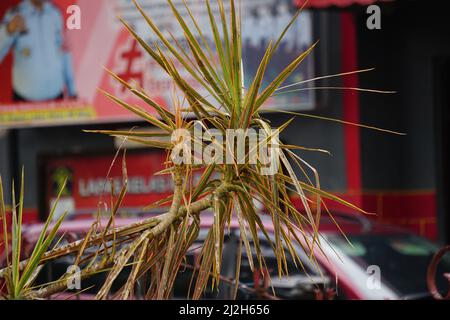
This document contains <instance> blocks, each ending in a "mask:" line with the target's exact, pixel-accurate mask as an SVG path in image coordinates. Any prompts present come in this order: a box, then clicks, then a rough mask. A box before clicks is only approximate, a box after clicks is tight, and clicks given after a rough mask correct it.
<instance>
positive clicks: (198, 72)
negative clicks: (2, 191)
mask: <svg viewBox="0 0 450 320" xmlns="http://www.w3.org/2000/svg"><path fill="white" fill-rule="evenodd" d="M215 2H216V3H214V4H212V3H210V1H209V0H205V6H206V8H207V12H208V14H209V20H210V28H211V31H212V34H213V36H214V37H213V38H214V41H213V43H208V42H207V41H206V38H205V35H204V34H203V30H202V29H201V28H200V27H199V25H198V24H197V22H196V19H195V17H194V15H193V14H192V12H191V10H190V9H189V6H188V4H187V3H186V1H184V5H183V8H179V7H177V6H175V5H174V4H173V2H172V1H171V0H167V5H168V6H169V7H170V9H171V10H172V13H173V18H174V19H175V20H176V21H177V22H178V23H179V26H180V28H182V30H183V32H184V36H185V43H186V44H187V46H182V45H181V44H180V42H179V41H177V39H175V38H174V37H173V36H172V35H171V34H170V35H169V36H168V37H166V35H165V32H164V31H163V30H161V29H159V28H158V26H157V25H156V24H155V23H154V21H153V20H152V18H151V17H149V16H148V15H146V13H145V12H144V11H143V9H142V8H141V7H140V6H139V4H138V3H136V2H135V5H136V8H137V10H138V11H139V12H140V14H141V15H142V16H143V17H144V19H145V20H146V22H147V23H148V26H149V28H150V29H151V31H153V32H154V34H155V35H156V36H157V37H158V42H157V43H147V42H146V41H145V40H144V39H143V38H141V37H140V36H139V35H138V34H137V33H136V31H135V30H134V29H133V28H132V27H131V26H130V25H129V24H128V23H127V22H126V21H123V20H122V23H123V24H124V26H125V27H126V28H127V29H128V30H129V32H130V33H131V34H132V36H133V37H134V38H135V39H136V40H137V41H138V42H139V44H140V45H141V46H142V48H143V49H144V50H145V51H146V52H147V53H148V55H149V57H150V58H151V59H153V60H154V61H155V62H156V63H157V64H158V65H159V66H160V67H161V68H162V70H164V71H165V72H166V73H167V75H168V76H169V77H170V78H171V79H172V80H173V83H174V87H175V88H176V89H175V90H174V92H175V94H174V99H173V101H174V102H173V103H174V106H173V107H172V108H170V109H169V108H167V107H165V106H163V105H161V104H159V103H158V102H156V101H155V100H154V99H152V97H151V93H146V92H145V91H144V90H143V89H142V88H140V87H137V86H135V85H134V84H132V83H127V82H125V81H123V80H122V79H121V78H120V77H118V76H117V75H116V74H114V73H112V72H110V74H111V75H112V77H114V78H115V79H116V80H117V81H119V82H120V84H121V85H123V86H125V87H126V88H128V90H129V91H130V92H131V93H132V94H134V95H135V96H137V97H138V98H140V99H141V100H142V101H143V102H145V104H146V105H147V106H148V108H150V109H153V111H154V112H152V113H150V112H148V111H147V110H145V109H143V108H140V107H137V106H134V105H129V104H127V103H126V102H125V101H122V100H121V99H119V98H117V97H114V96H113V95H111V94H109V93H107V92H105V94H106V95H107V96H108V97H109V98H110V99H112V100H113V101H115V102H116V103H118V104H119V105H120V106H122V107H123V108H125V109H128V110H129V111H130V112H132V113H134V114H136V115H137V116H139V117H140V118H141V119H142V120H143V121H146V122H148V123H150V124H151V125H152V126H154V127H156V128H157V130H158V131H156V132H155V131H152V132H148V131H139V129H135V130H131V131H95V133H102V134H107V135H111V136H114V137H122V138H123V139H127V140H129V141H133V142H135V143H141V144H143V145H145V146H148V147H151V148H161V149H164V150H166V151H167V154H168V157H167V161H166V163H165V169H164V170H163V171H161V172H159V173H158V174H164V175H171V177H172V178H173V182H174V183H173V184H174V192H173V195H172V196H170V197H169V198H167V199H164V200H161V201H158V202H157V203H155V204H153V205H152V206H163V205H168V204H169V205H170V208H169V209H168V212H167V213H165V214H162V215H159V216H155V217H151V218H148V219H146V220H143V221H142V222H139V223H136V224H133V225H130V226H126V227H121V228H114V227H113V226H114V215H115V214H116V212H117V210H118V209H119V208H120V205H121V202H122V200H123V197H124V196H125V194H126V188H127V178H126V164H125V159H124V165H123V167H124V183H123V186H122V189H121V190H120V192H119V196H118V197H116V201H115V202H114V203H113V205H112V209H111V215H110V219H109V222H108V224H107V226H106V228H103V229H101V230H100V229H99V228H98V224H94V225H93V226H92V228H91V230H90V231H89V233H88V234H87V236H86V237H85V238H84V239H82V240H79V241H76V242H73V243H70V244H67V245H63V246H57V247H55V248H53V249H51V250H47V249H49V242H51V241H50V240H52V239H53V238H54V237H55V233H56V230H57V228H58V225H59V224H60V222H61V219H60V220H58V223H57V224H56V225H55V226H54V228H53V229H51V232H50V233H49V236H46V235H45V234H48V230H50V229H48V226H47V227H46V229H45V230H44V232H43V235H42V236H41V238H40V241H39V243H38V244H37V246H36V249H35V252H33V255H31V257H29V258H28V259H27V260H24V261H22V262H20V255H19V254H18V251H17V250H19V249H18V248H17V247H18V246H20V227H19V222H20V216H21V212H22V209H21V208H22V206H20V205H19V209H18V212H19V214H18V216H19V218H17V215H16V213H15V212H16V211H15V210H13V215H14V217H13V221H15V223H14V226H13V246H14V248H13V249H14V250H12V251H13V253H14V254H13V259H12V263H11V261H9V262H8V263H9V265H8V266H7V267H6V268H4V269H3V270H0V277H1V278H3V279H6V280H7V283H8V285H7V292H8V294H7V295H6V296H5V297H7V298H47V297H49V296H51V295H53V294H55V293H57V292H61V291H64V290H65V289H66V282H67V278H68V277H69V276H70V275H68V274H66V275H64V276H63V277H62V278H61V279H59V280H57V281H55V282H53V283H50V284H45V285H40V286H38V287H33V286H32V282H33V281H32V280H33V278H32V277H33V275H35V273H36V272H38V268H39V266H41V265H43V264H45V263H48V262H49V261H52V260H55V259H57V258H59V257H62V256H65V255H74V256H76V260H75V262H76V264H77V265H79V266H80V267H81V273H80V276H81V278H86V277H89V276H91V275H93V274H95V273H98V272H106V273H107V276H106V280H105V282H104V283H103V285H102V287H101V288H100V289H99V290H98V292H97V295H96V297H97V298H98V299H107V298H111V296H110V290H111V287H112V285H113V283H114V281H115V280H116V279H117V277H118V275H119V274H120V273H121V271H122V270H123V269H124V268H125V267H127V266H128V267H130V269H131V272H130V273H129V276H128V281H127V282H126V284H125V285H124V286H123V288H122V289H120V290H119V291H118V292H117V293H116V294H115V295H114V296H113V297H112V298H117V299H129V298H131V297H132V296H133V292H134V290H135V286H136V283H137V282H138V281H139V280H140V279H141V278H143V277H149V279H150V285H149V286H148V288H147V290H146V292H145V297H146V298H147V299H167V298H170V295H171V292H172V287H173V284H174V281H175V279H176V276H177V272H178V270H179V269H180V267H181V266H185V265H186V264H185V256H186V253H187V252H188V250H189V248H191V247H192V245H193V243H194V241H195V240H196V239H197V238H198V235H199V229H200V217H201V214H202V213H204V212H205V211H209V212H212V214H213V217H214V218H213V225H212V226H211V228H210V230H209V232H208V234H207V236H206V238H205V240H204V242H203V243H202V246H201V252H200V254H199V257H198V263H196V266H194V268H195V275H196V276H195V279H194V278H193V279H194V281H193V290H192V294H191V297H190V298H194V299H198V298H200V297H201V296H202V293H203V292H204V290H205V289H206V287H207V286H213V287H215V288H217V287H218V284H219V282H220V281H221V280H222V277H221V275H220V270H221V264H222V250H223V245H224V236H225V234H226V232H227V230H228V226H229V224H230V221H231V219H232V217H233V216H234V217H235V218H236V219H237V221H238V222H239V231H240V239H241V241H240V246H239V248H238V251H239V252H237V254H238V255H239V256H240V255H241V251H242V253H244V252H245V253H246V254H247V257H248V260H249V264H250V267H251V268H252V269H253V270H255V269H261V270H264V269H265V268H266V265H265V260H264V255H263V253H262V250H261V247H260V237H261V236H262V237H264V238H266V240H267V241H268V242H269V243H270V245H271V247H272V249H273V252H274V253H275V255H276V257H277V261H278V274H279V275H280V276H281V275H286V274H287V273H288V267H287V257H290V258H291V259H293V260H294V262H295V263H296V264H297V266H298V268H301V266H302V264H301V261H300V259H299V256H298V252H297V249H296V248H302V250H304V251H305V252H306V253H307V254H308V256H309V257H310V259H312V260H313V262H314V260H315V257H314V247H315V246H319V247H320V245H321V243H320V237H319V233H318V227H319V223H320V218H321V213H322V212H323V211H325V212H326V214H330V213H329V212H328V211H327V210H326V206H325V205H324V202H323V201H324V199H328V200H330V201H337V202H339V203H340V204H342V205H345V206H348V207H350V208H352V209H354V210H355V211H359V212H362V213H365V212H364V211H362V210H360V209H359V208H357V207H356V206H354V205H352V204H350V203H348V202H346V201H344V200H342V199H340V198H338V197H336V196H334V195H332V194H330V193H328V192H325V191H323V190H321V188H320V182H319V176H318V174H317V172H316V170H315V169H314V168H313V167H312V166H311V165H309V164H308V163H307V162H306V161H305V160H303V159H302V158H301V157H300V156H299V155H298V152H297V151H298V150H306V151H312V152H321V151H322V150H312V149H308V148H304V147H301V146H295V145H287V144H283V143H282V142H281V141H279V139H278V138H277V136H276V134H275V133H276V132H277V131H276V130H274V129H273V128H272V127H271V125H270V123H269V121H268V120H266V119H265V118H264V116H263V114H262V113H261V111H262V109H263V108H264V106H265V104H266V102H267V101H268V100H269V99H270V98H271V97H272V96H274V95H276V94H282V93H283V92H285V89H287V87H281V86H282V84H283V83H284V82H285V80H286V79H287V78H288V77H289V75H291V74H292V72H293V71H294V70H296V69H297V68H298V67H299V66H300V65H301V63H302V61H304V59H305V58H306V57H307V56H308V54H310V53H311V51H312V50H313V48H314V46H315V44H314V45H312V46H311V47H310V48H309V49H307V50H306V51H305V52H302V53H300V54H299V56H298V57H297V58H296V59H295V60H293V61H292V62H291V63H290V64H289V65H288V66H287V67H286V68H285V69H284V70H283V71H282V72H281V73H280V74H279V75H277V76H276V77H275V78H274V79H273V80H272V82H271V83H270V84H268V85H267V86H264V82H263V79H264V77H265V73H266V70H267V68H268V66H269V63H270V61H271V59H272V58H273V57H274V55H275V53H276V51H277V49H278V47H279V45H280V43H281V40H282V38H283V36H284V35H285V33H286V32H287V31H288V30H289V28H290V27H291V26H292V24H293V23H294V21H295V19H296V18H297V16H298V15H299V14H300V12H301V10H299V11H298V12H297V14H296V15H295V16H294V17H293V19H292V21H291V22H290V23H289V24H288V25H287V26H286V29H285V30H284V32H283V33H282V34H281V35H280V37H279V38H278V39H277V40H276V41H273V42H270V43H269V45H268V46H267V49H266V51H265V54H264V56H263V58H262V60H261V62H260V64H259V68H258V69H257V72H256V74H255V76H254V78H253V80H252V81H251V83H249V84H248V87H247V86H245V85H244V80H243V79H244V74H243V70H244V68H243V65H242V64H243V62H242V44H241V23H240V20H241V17H240V13H239V4H237V3H235V1H234V0H230V1H229V3H227V5H228V6H229V10H228V9H226V8H225V4H224V3H223V2H222V0H217V1H215ZM214 6H217V7H214ZM217 8H218V10H217V12H218V17H216V16H215V15H214V12H216V9H217ZM181 9H183V10H185V12H187V15H183V14H182V13H181V11H180V10H181ZM212 45H213V47H211V46H212ZM213 52H215V53H216V55H214V54H213ZM178 66H182V68H183V70H184V71H183V72H184V73H187V74H188V76H189V78H191V79H193V80H194V82H195V85H194V84H193V82H192V81H189V82H188V81H187V80H186V79H185V77H183V75H182V74H181V72H180V69H179V68H178ZM362 71H367V70H361V71H355V72H354V73H356V72H362ZM341 75H346V74H341ZM333 76H339V75H333ZM328 77H331V76H328ZM323 78H324V77H323ZM316 79H319V78H316ZM316 79H312V80H316ZM303 83H304V82H303ZM291 87H292V86H289V88H290V91H292V88H291ZM344 89H345V88H344ZM354 90H363V89H354ZM368 91H371V90H368ZM170 110H172V111H170ZM291 114H292V115H293V116H299V115H302V116H308V115H305V114H295V113H291ZM322 119H325V120H330V119H326V118H322ZM292 120H293V119H291V120H290V121H288V122H287V123H285V124H283V125H282V126H281V127H280V128H278V131H279V132H282V131H283V130H284V129H285V128H286V127H287V126H288V125H289V124H290V123H291V121H292ZM345 124H347V125H349V124H348V123H345ZM196 126H200V127H201V128H202V130H203V131H204V132H205V134H206V135H207V133H208V132H210V131H213V130H215V131H216V132H222V133H223V134H224V135H225V133H226V132H227V130H231V129H235V130H236V129H241V130H243V131H244V132H246V131H248V130H250V129H253V130H258V131H259V132H263V133H265V137H266V138H267V139H263V140H258V143H257V145H256V146H254V148H259V147H260V145H261V144H267V145H269V147H270V146H272V147H273V146H276V155H277V156H276V157H275V160H274V161H277V163H276V164H277V165H276V170H275V172H272V174H269V175H268V174H263V171H264V169H265V164H267V161H266V160H267V159H263V158H262V156H261V154H260V153H258V152H256V153H252V150H251V149H252V148H250V147H249V146H248V143H247V144H246V148H244V149H245V153H244V157H243V158H244V159H249V158H250V157H251V156H254V155H255V154H256V159H253V160H256V161H253V162H249V161H248V162H245V161H244V162H239V161H237V160H236V158H233V159H232V161H231V163H230V162H226V163H219V162H217V163H216V162H211V163H208V164H204V163H201V162H196V161H192V163H189V162H181V163H178V162H175V161H173V154H174V152H175V151H177V150H176V148H177V146H179V145H180V143H181V142H183V143H184V144H185V143H186V142H187V143H191V144H192V145H197V146H198V145H200V147H206V145H207V144H208V142H211V143H212V144H215V147H217V148H218V149H216V150H219V152H223V153H226V151H230V150H225V149H226V148H227V146H226V144H224V143H217V142H216V141H204V140H199V139H197V138H196V135H195V134H194V131H195V128H196ZM180 130H184V131H183V132H189V133H192V134H190V135H187V137H188V138H187V139H188V141H181V140H183V139H186V136H185V137H184V138H183V137H181V136H177V135H176V133H177V132H179V131H180ZM174 136H175V137H176V138H175V139H174ZM274 137H275V138H274ZM206 140H207V139H206ZM233 148H234V147H233ZM187 150H188V151H186V149H184V150H183V152H184V153H185V154H184V156H186V152H190V150H189V149H187ZM231 151H233V150H231ZM260 157H261V158H260ZM193 158H195V155H193ZM295 167H297V168H295ZM296 172H301V173H302V174H301V176H300V175H297V174H296ZM194 173H199V174H200V175H201V178H200V179H193V175H194ZM311 173H312V176H313V177H314V179H310V178H309V177H310V175H311ZM292 194H296V195H297V196H298V197H299V198H300V200H301V204H302V208H301V209H298V208H296V206H295V205H294V204H293V202H292V200H291V196H292ZM21 197H22V194H21ZM255 202H260V203H261V204H262V205H263V206H264V208H265V213H264V214H266V215H268V216H270V218H271V219H272V222H273V234H274V237H273V238H272V237H271V236H269V232H268V230H266V228H265V225H264V224H263V222H262V219H261V215H262V213H261V212H259V211H258V210H257V209H256V206H255ZM19 203H20V204H21V203H23V202H22V201H20V202H19ZM5 215H6V214H5V210H4V209H3V210H2V216H3V218H5ZM50 216H51V215H50ZM4 220H5V219H4ZM47 229H48V230H47ZM5 230H6V225H5ZM49 237H50V238H49ZM5 243H7V241H5ZM119 244H120V246H119ZM87 248H96V249H95V250H94V253H92V250H91V251H89V252H90V253H89V254H88V253H87V252H86V249H87ZM239 261H240V259H238V264H237V266H236V277H235V279H239V269H240V265H239Z"/></svg>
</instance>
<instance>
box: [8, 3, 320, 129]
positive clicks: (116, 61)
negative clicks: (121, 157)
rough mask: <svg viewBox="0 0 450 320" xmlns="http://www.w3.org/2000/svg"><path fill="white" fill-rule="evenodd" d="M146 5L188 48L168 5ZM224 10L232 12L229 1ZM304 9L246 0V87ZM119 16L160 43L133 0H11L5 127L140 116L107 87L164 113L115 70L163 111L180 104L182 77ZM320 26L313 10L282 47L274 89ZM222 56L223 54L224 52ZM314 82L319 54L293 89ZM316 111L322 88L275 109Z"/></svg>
mask: <svg viewBox="0 0 450 320" xmlns="http://www.w3.org/2000/svg"><path fill="white" fill-rule="evenodd" d="M187 2H188V4H189V5H190V7H191V9H192V12H193V14H194V15H195V17H196V21H197V23H198V24H199V27H200V29H201V30H202V32H203V35H204V37H205V38H206V41H207V42H208V43H213V42H214V39H213V34H212V31H211V26H210V24H209V16H208V12H207V10H206V7H205V5H204V2H203V1H198V0H187ZM139 3H140V5H141V6H142V7H143V8H144V10H145V12H146V14H148V15H149V16H152V17H153V18H154V20H155V22H156V23H157V25H158V26H160V28H161V30H163V32H165V33H167V35H168V33H171V34H172V35H173V36H174V37H175V39H176V41H178V42H179V43H185V42H184V41H183V36H184V34H183V32H182V30H181V28H180V26H179V25H178V23H177V21H176V19H173V18H172V13H171V9H170V6H168V5H167V1H166V0H139ZM176 3H180V4H182V3H183V2H182V1H177V2H176ZM211 3H212V4H213V3H215V2H214V1H212V2H211ZM224 4H225V10H228V9H229V2H227V1H225V2H224ZM213 7H214V9H213V12H214V14H216V15H217V16H219V10H218V7H217V3H216V5H213ZM183 8H184V6H183V5H181V6H180V13H181V14H182V15H183V16H184V18H186V19H187V20H189V19H190V17H189V14H188V13H187V12H186V11H185V10H183ZM295 12H296V7H295V6H294V1H293V0H245V1H242V28H243V30H242V32H243V35H242V42H243V61H244V72H245V84H246V85H248V84H249V83H250V81H251V80H252V77H253V75H254V74H255V72H256V70H257V67H258V63H259V62H260V60H261V58H262V55H263V54H264V50H265V48H266V46H267V45H268V43H269V42H270V41H271V40H273V39H274V38H276V37H277V36H278V33H280V32H281V31H282V30H283V29H284V27H285V26H286V25H287V24H288V23H289V21H290V19H291V18H292V17H293V15H294V14H295ZM117 17H122V18H123V19H124V20H126V21H127V22H128V23H129V24H130V25H131V26H132V27H133V28H135V30H136V32H137V33H138V34H139V35H141V36H142V37H143V39H144V40H145V41H146V42H147V43H148V44H152V43H154V41H156V40H157V39H156V37H155V35H154V34H153V33H152V31H151V30H150V28H149V27H148V25H147V23H146V21H145V19H144V18H143V17H142V16H141V15H140V14H139V12H137V9H136V8H135V6H134V4H133V2H132V1H131V0H1V1H0V127H28V126H33V125H39V126H42V125H61V124H82V123H87V122H90V123H91V122H97V121H98V122H119V121H120V122H126V121H135V120H136V116H135V115H134V114H131V113H130V112H128V111H127V110H125V109H124V108H122V107H120V106H118V105H117V104H115V103H114V102H112V101H111V100H110V99H108V98H107V97H106V96H105V95H104V94H102V93H101V92H100V91H99V90H98V89H99V88H101V89H103V90H105V91H107V92H109V93H111V94H113V95H114V96H116V97H118V98H120V99H121V100H123V101H125V102H127V103H128V104H131V105H138V106H140V107H142V108H145V109H147V110H148V112H154V110H153V111H152V109H151V108H148V106H147V105H146V104H145V103H144V102H142V101H141V100H140V99H138V98H137V97H136V96H134V95H133V94H131V93H130V92H129V91H128V90H126V88H125V87H124V86H123V85H122V84H120V83H118V82H117V81H115V80H114V79H113V78H112V77H111V76H110V75H109V74H108V72H106V71H105V68H106V69H108V70H110V71H112V72H114V73H115V74H117V75H118V76H119V77H121V78H122V79H123V80H125V81H127V82H129V83H132V84H134V85H137V86H139V87H141V88H143V89H144V90H145V92H146V93H147V94H149V95H150V96H151V97H152V98H153V99H154V100H155V101H157V102H158V103H160V104H161V105H165V106H166V107H167V108H169V109H170V108H172V107H173V101H172V99H173V96H172V92H173V90H172V89H173V81H172V80H171V79H170V77H168V76H167V74H165V72H164V70H162V69H161V68H160V67H159V66H158V65H157V64H156V63H155V62H154V61H153V60H152V59H151V58H150V57H149V55H148V54H147V52H146V51H145V50H144V49H143V48H142V47H141V46H140V45H139V43H138V42H137V41H136V40H135V39H134V38H133V37H132V36H131V35H130V33H129V32H128V31H127V30H126V28H124V26H123V25H122V24H121V23H120V21H119V20H118V19H117ZM312 25H313V24H312V14H311V13H310V12H307V11H304V12H303V13H302V14H301V15H300V17H299V19H298V20H297V22H296V23H295V24H294V25H293V26H292V28H291V30H290V31H289V32H288V34H286V37H285V39H284V41H283V42H282V43H281V44H280V47H279V49H278V50H277V53H276V55H275V56H274V58H273V61H272V62H271V65H270V66H269V68H268V72H267V77H266V78H265V79H264V85H267V84H268V83H270V81H271V79H272V78H273V76H274V75H275V74H278V73H279V72H281V71H282V70H283V69H284V68H285V67H286V66H287V64H288V63H289V61H292V60H293V59H295V58H296V57H297V55H298V54H300V53H301V52H303V51H305V50H306V49H307V48H308V47H309V46H310V45H311V44H312V42H313V34H312ZM161 49H162V50H164V48H163V47H161ZM187 49H188V48H187ZM213 55H216V56H217V54H216V53H214V52H213ZM180 74H182V75H183V77H185V80H186V81H187V82H189V83H190V84H191V85H192V86H194V87H195V86H196V80H195V79H194V78H193V77H192V76H190V75H189V73H188V72H186V71H185V70H183V68H182V66H180ZM313 77H314V55H311V57H309V58H308V59H306V60H305V61H304V63H303V64H302V66H301V67H300V68H299V69H298V70H297V71H296V72H295V73H294V74H293V75H292V76H291V77H290V79H288V81H286V83H285V84H287V85H288V84H292V83H296V82H300V81H303V80H306V79H310V78H313ZM309 85H310V84H306V85H305V88H308V86H309ZM314 105H315V101H314V92H313V91H312V90H304V91H302V92H295V93H283V94H281V95H277V96H274V97H273V98H272V99H271V100H270V101H269V102H268V103H267V105H266V106H265V107H268V108H279V106H283V108H288V109H290V110H307V109H308V110H310V109H312V108H314Z"/></svg>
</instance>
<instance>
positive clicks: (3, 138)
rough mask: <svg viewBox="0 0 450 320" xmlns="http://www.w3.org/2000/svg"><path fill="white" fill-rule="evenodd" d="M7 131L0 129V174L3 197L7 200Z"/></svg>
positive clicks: (8, 183)
mask: <svg viewBox="0 0 450 320" xmlns="http://www.w3.org/2000/svg"><path fill="white" fill-rule="evenodd" d="M8 155H9V153H8V131H6V130H3V129H0V176H1V177H2V182H3V188H4V189H5V191H4V193H5V195H4V196H5V198H6V199H8V201H9V198H10V197H9V192H8V190H9V186H10V184H11V182H10V179H9V178H10V177H9V157H8Z"/></svg>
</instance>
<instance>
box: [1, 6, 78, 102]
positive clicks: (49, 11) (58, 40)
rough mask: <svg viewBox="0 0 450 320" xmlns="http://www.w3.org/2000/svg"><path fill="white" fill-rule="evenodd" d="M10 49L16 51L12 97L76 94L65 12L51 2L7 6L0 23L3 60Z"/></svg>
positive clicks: (42, 98)
mask: <svg viewBox="0 0 450 320" xmlns="http://www.w3.org/2000/svg"><path fill="white" fill-rule="evenodd" d="M9 51H12V53H13V65H12V88H11V89H12V90H11V91H12V92H11V99H12V101H14V102H24V101H27V102H35V101H51V100H61V99H64V98H71V99H74V98H76V96H77V91H76V86H75V82H74V72H73V67H72V58H71V54H70V52H69V51H68V47H67V45H66V43H65V39H64V21H63V16H62V14H61V12H60V9H59V8H57V7H56V6H55V5H54V4H53V3H52V2H50V1H48V0H22V1H21V2H20V3H19V4H17V5H15V6H13V7H11V8H10V9H8V10H7V12H6V14H5V15H4V17H3V19H2V22H1V24H0V63H2V61H3V60H4V59H5V57H6V55H7V54H8V53H9ZM2 80H3V79H2Z"/></svg>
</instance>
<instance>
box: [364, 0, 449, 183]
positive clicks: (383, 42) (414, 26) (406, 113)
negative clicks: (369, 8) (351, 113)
mask: <svg viewBox="0 0 450 320" xmlns="http://www.w3.org/2000/svg"><path fill="white" fill-rule="evenodd" d="M444 5H445V3H444V2H443V1H433V5H425V4H424V2H423V1H398V2H397V3H396V4H395V5H389V6H385V7H382V29H381V30H376V31H370V30H368V29H367V28H366V27H365V19H366V18H367V16H366V15H364V14H361V15H360V20H359V23H358V26H359V53H360V61H359V64H360V67H361V68H364V67H376V68H377V70H376V71H374V72H371V73H370V74H367V75H364V76H361V87H366V88H380V89H388V90H396V91H397V94H395V95H378V94H362V95H361V121H362V122H364V123H370V124H373V125H377V126H380V127H385V128H390V129H394V130H398V131H402V132H405V133H407V136H406V137H396V136H392V135H385V134H378V133H374V132H370V131H366V130H364V131H363V132H362V163H363V177H364V187H365V188H367V189H410V190H411V189H412V190H416V189H433V188H435V186H436V166H435V163H436V159H435V151H436V150H435V130H434V120H435V118H434V86H433V81H434V75H433V62H434V61H435V59H436V58H438V57H440V56H443V55H444V56H445V55H447V56H449V55H450V41H449V39H450V28H449V27H448V18H447V17H446V15H445V13H446V10H445V7H444ZM380 168H381V169H380Z"/></svg>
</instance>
